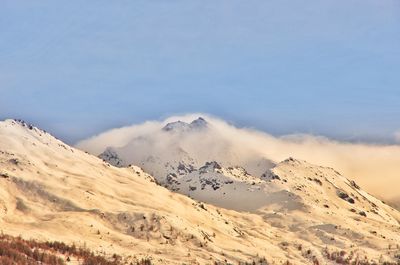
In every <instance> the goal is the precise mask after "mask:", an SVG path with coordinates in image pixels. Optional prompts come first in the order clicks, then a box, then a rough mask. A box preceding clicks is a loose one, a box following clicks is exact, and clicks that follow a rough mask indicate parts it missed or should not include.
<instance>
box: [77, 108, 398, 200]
mask: <svg viewBox="0 0 400 265" xmlns="http://www.w3.org/2000/svg"><path fill="white" fill-rule="evenodd" d="M200 116H201V117H204V118H205V119H206V121H207V122H208V124H209V125H208V129H207V130H199V131H196V132H194V133H190V134H187V135H186V136H182V135H181V134H169V133H166V132H165V131H162V130H161V129H162V128H163V127H164V126H165V125H166V124H167V123H170V122H175V121H178V120H180V121H184V122H188V123H190V122H191V121H192V120H194V119H196V118H198V117H200ZM177 146H178V147H179V149H176V148H175V147H177ZM76 147H78V148H80V149H82V150H85V151H88V152H90V153H92V154H94V155H99V154H100V153H102V152H103V151H104V150H105V149H106V148H107V147H113V148H116V149H119V150H121V152H122V153H123V154H122V155H123V156H125V157H128V156H140V155H141V154H151V153H154V155H157V156H160V157H168V156H170V155H171V154H170V153H171V152H172V151H171V150H174V151H176V150H180V149H183V150H184V151H186V152H187V153H189V154H190V156H192V157H193V156H194V158H195V159H197V160H198V161H207V160H217V161H222V162H225V163H227V162H231V163H233V164H237V165H242V166H243V165H244V164H249V163H252V162H253V163H256V162H257V161H259V159H260V158H266V159H269V160H272V161H274V162H279V161H282V160H284V159H286V158H288V157H294V158H298V159H303V160H306V161H308V162H311V163H314V164H318V165H322V166H328V167H332V168H335V169H336V170H338V171H339V172H341V173H342V174H343V175H345V176H347V177H348V178H351V179H354V180H356V181H357V182H358V183H359V184H360V185H361V186H362V187H363V188H364V189H365V190H367V191H369V192H370V193H372V194H374V195H375V196H377V197H380V198H382V199H384V200H387V201H391V202H395V203H399V202H400V194H399V192H398V187H399V186H400V146H398V145H372V144H362V143H357V144H354V143H347V142H340V141H334V140H331V139H328V138H325V137H319V136H313V135H287V136H282V137H276V136H272V135H270V134H268V133H265V132H261V131H257V130H254V129H250V128H237V127H235V126H233V125H230V124H228V123H227V122H225V121H223V120H221V119H219V118H216V117H212V116H210V115H206V114H198V113H197V114H188V115H183V116H174V117H170V118H168V119H165V120H163V121H149V122H145V123H143V124H139V125H132V126H128V127H123V128H118V129H112V130H109V131H106V132H104V133H101V134H99V135H96V136H94V137H91V138H89V139H86V140H83V141H81V142H79V143H78V144H77V145H76ZM174 148H175V149H174ZM252 160H254V161H252ZM132 161H135V160H134V159H133V160H132Z"/></svg>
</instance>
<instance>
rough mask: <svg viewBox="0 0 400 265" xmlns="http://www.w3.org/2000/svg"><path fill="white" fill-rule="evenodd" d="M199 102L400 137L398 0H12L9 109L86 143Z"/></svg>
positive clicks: (325, 131) (4, 40)
mask: <svg viewBox="0 0 400 265" xmlns="http://www.w3.org/2000/svg"><path fill="white" fill-rule="evenodd" d="M193 112H202V113H209V114H211V115H214V116H217V117H220V118H222V119H224V120H227V121H228V122H230V123H233V124H235V125H236V126H241V127H251V128H257V129H260V130H264V131H267V132H269V133H272V134H274V135H284V134H292V133H306V134H315V135H325V136H328V137H332V138H335V139H340V140H345V141H367V142H384V143H394V142H395V140H396V139H398V140H399V141H400V123H399V117H400V2H399V1H398V0H374V1H372V0H343V1H341V0H332V1H331V0H327V1H320V0H302V1H300V0H290V1H288V0H276V1H273V0H272V1H264V0H263V1H250V2H249V1H236V0H230V1H223V0H221V1H214V0H213V1H183V0H182V1H179V0H171V1H164V0H159V1H157V0H154V1H131V0H129V1H122V0H120V1H105V0H104V1H103V0H96V1H94V0H88V1H75V0H69V1H51V0H38V1H28V0H26V1H22V0H2V1H0V119H6V118H21V119H24V120H27V121H29V122H32V123H34V124H35V125H37V126H39V127H41V128H44V129H46V130H48V131H50V132H51V133H53V134H54V135H56V136H57V137H59V138H61V139H62V140H64V141H66V142H67V143H75V142H77V141H78V140H80V139H83V138H87V137H88V136H91V135H93V134H97V133H99V132H101V131H104V130H106V129H109V128H113V127H118V126H123V125H129V124H134V123H141V122H144V121H146V120H160V119H164V118H166V117H168V116H170V115H174V114H183V113H193Z"/></svg>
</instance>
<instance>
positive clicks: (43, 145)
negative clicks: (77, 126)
mask: <svg viewBox="0 0 400 265" xmlns="http://www.w3.org/2000/svg"><path fill="white" fill-rule="evenodd" d="M160 133H169V132H165V131H162V132H160ZM142 141H147V139H142ZM173 150H174V152H178V154H181V155H182V154H184V155H185V156H187V157H186V158H185V159H189V158H190V153H188V152H186V151H184V150H180V149H179V148H175V149H173ZM114 152H115V153H114ZM108 153H109V157H113V158H114V160H115V161H118V160H119V159H118V156H119V154H118V149H117V151H115V150H112V149H110V150H109V152H108ZM176 157H177V156H176ZM154 160H155V161H156V160H157V158H154ZM176 162H178V161H176ZM178 163H179V162H178ZM190 163H191V162H190V160H188V163H186V162H185V164H183V165H181V166H179V164H178V167H175V166H171V168H174V169H175V172H177V173H175V174H176V176H173V175H171V176H170V179H169V180H168V178H167V176H168V175H167V176H166V178H165V182H164V183H159V179H157V178H156V177H153V176H151V175H149V174H148V173H146V172H145V171H143V170H142V169H141V168H140V167H137V166H134V165H130V166H126V167H114V166H112V165H110V164H109V163H107V162H104V161H103V160H101V159H99V158H97V157H96V156H93V155H90V154H88V153H85V152H83V151H80V150H78V149H75V148H73V147H70V146H68V145H66V144H65V143H63V142H61V141H59V140H57V139H56V138H54V137H53V136H51V135H50V134H48V133H46V132H45V131H43V130H40V129H38V128H36V127H35V126H32V125H29V124H27V123H25V122H22V121H16V120H6V121H4V122H0V227H1V229H2V231H3V232H4V233H7V234H9V235H11V236H18V235H21V236H22V237H24V238H25V239H34V240H37V241H61V242H65V243H66V244H68V245H71V244H75V245H77V246H81V247H83V246H85V247H86V248H88V249H90V250H93V251H94V252H95V253H98V254H102V255H103V256H105V257H107V256H108V257H111V255H112V254H113V253H117V254H119V255H121V256H122V258H123V260H124V261H126V262H135V261H138V260H139V259H141V258H147V259H149V260H151V262H152V263H153V264H182V263H185V264H214V262H216V263H217V264H226V263H232V264H238V263H239V262H242V263H244V262H253V261H254V262H256V264H283V263H287V264H335V262H337V263H340V264H351V262H355V263H354V264H383V263H384V262H386V261H387V262H390V263H387V264H396V263H397V262H398V261H399V260H398V259H397V258H396V257H399V249H398V245H397V244H398V242H400V225H399V220H400V213H399V212H398V211H396V210H395V209H393V208H391V207H390V206H388V205H386V204H384V203H383V202H382V201H380V200H378V199H376V198H374V197H373V196H371V195H369V194H368V193H366V192H365V191H363V190H362V187H359V185H357V184H356V183H355V182H353V181H351V180H349V179H347V178H346V177H344V176H342V175H341V174H340V173H339V172H336V171H335V170H334V169H332V168H326V167H320V166H316V165H312V164H309V163H307V162H306V161H301V160H297V159H294V158H288V159H286V160H284V161H282V162H279V163H276V164H274V165H273V166H271V167H269V168H267V169H266V170H265V171H264V173H263V174H261V175H260V176H255V175H253V174H251V173H250V172H248V171H247V170H246V169H245V168H243V167H240V166H225V165H224V164H223V163H220V162H219V161H217V160H215V161H214V160H213V161H208V162H205V163H204V164H202V165H200V166H197V163H196V162H193V165H192V166H190V165H191V164H190ZM163 186H167V187H168V189H166V188H165V187H163ZM178 189H179V190H178ZM173 190H176V191H178V192H181V193H183V194H179V193H177V192H174V191H173ZM185 194H187V195H188V196H186V195H185ZM189 196H190V197H193V198H197V199H196V200H195V199H192V198H189ZM201 196H203V197H201ZM204 201H209V202H210V203H212V204H208V203H206V202H204ZM219 203H220V204H221V205H218V204H219ZM213 204H214V205H213ZM219 206H222V207H219ZM69 263H70V262H67V264H69ZM71 264H73V263H71Z"/></svg>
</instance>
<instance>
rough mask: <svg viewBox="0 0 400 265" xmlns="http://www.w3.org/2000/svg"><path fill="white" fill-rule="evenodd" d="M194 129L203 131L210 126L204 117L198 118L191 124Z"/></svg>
mask: <svg viewBox="0 0 400 265" xmlns="http://www.w3.org/2000/svg"><path fill="white" fill-rule="evenodd" d="M190 126H191V127H192V128H197V129H203V128H206V127H207V126H208V122H207V121H206V120H205V119H204V118H203V117H198V118H197V119H196V120H193V121H192V122H191V123H190Z"/></svg>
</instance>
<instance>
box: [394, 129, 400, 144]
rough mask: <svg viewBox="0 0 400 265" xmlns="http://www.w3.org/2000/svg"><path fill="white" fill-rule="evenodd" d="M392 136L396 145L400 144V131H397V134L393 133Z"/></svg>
mask: <svg viewBox="0 0 400 265" xmlns="http://www.w3.org/2000/svg"><path fill="white" fill-rule="evenodd" d="M393 136H394V140H395V141H396V143H400V130H398V131H397V132H395V133H394V134H393Z"/></svg>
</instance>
